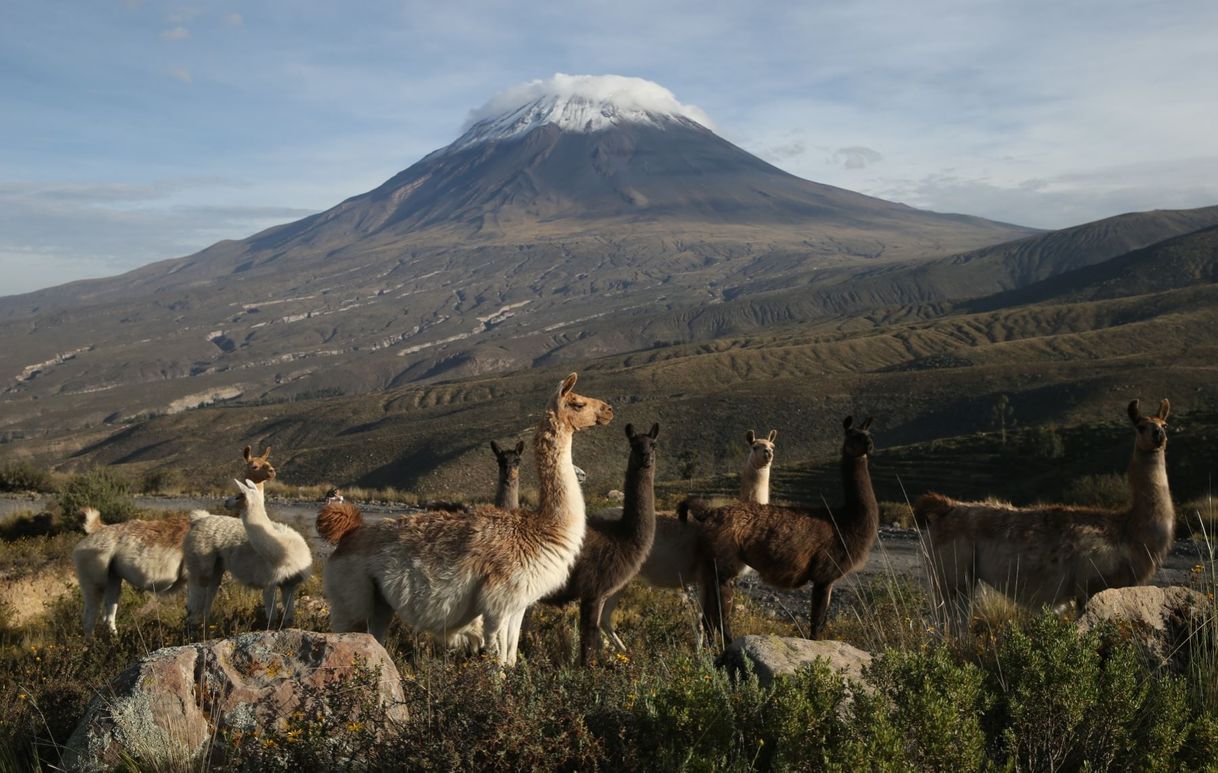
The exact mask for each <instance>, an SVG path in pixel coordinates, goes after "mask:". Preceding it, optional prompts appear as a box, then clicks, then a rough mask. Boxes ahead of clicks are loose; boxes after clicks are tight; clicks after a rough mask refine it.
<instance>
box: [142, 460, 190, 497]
mask: <svg viewBox="0 0 1218 773" xmlns="http://www.w3.org/2000/svg"><path fill="white" fill-rule="evenodd" d="M181 488H182V476H181V475H180V474H179V473H178V471H177V470H176V469H174V468H171V467H162V468H160V469H157V470H148V471H147V472H145V473H144V475H143V477H141V478H140V493H141V494H173V493H177V492H178V491H180V490H181Z"/></svg>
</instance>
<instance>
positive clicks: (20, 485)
mask: <svg viewBox="0 0 1218 773" xmlns="http://www.w3.org/2000/svg"><path fill="white" fill-rule="evenodd" d="M54 490H55V484H54V482H53V481H52V480H51V473H49V472H47V470H46V468H44V467H39V466H37V465H33V464H30V463H29V462H8V463H7V464H4V465H0V491H41V492H49V491H54Z"/></svg>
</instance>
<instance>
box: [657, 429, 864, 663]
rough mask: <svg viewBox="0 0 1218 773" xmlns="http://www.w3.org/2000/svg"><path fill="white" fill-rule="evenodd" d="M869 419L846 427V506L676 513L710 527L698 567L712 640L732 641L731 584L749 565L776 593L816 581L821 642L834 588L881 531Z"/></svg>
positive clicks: (685, 506)
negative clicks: (870, 466) (719, 637)
mask: <svg viewBox="0 0 1218 773" xmlns="http://www.w3.org/2000/svg"><path fill="white" fill-rule="evenodd" d="M871 421H872V420H871V418H868V419H867V420H865V421H864V422H863V423H862V424H861V425H859V426H858V427H855V426H854V418H853V417H851V416H847V417H846V418H845V420H844V421H843V422H842V426H843V428H844V430H845V438H844V440H843V442H842V460H841V472H842V488H843V495H844V498H843V501H842V505H841V506H840V507H837V508H828V507H780V506H777V505H760V504H756V503H752V502H742V503H738V504H731V505H726V506H724V507H718V508H710V507H707V506H706V505H705V504H703V503H702V502H700V501H698V500H686V501H685V502H682V503H681V505H680V506H679V507H678V514H679V517H680V518H682V519H685V518H687V517H688V515H689V514H691V513H692V514H693V515H694V517H695V519H696V520H698V521H700V522H701V523H702V525H703V528H704V529H705V532H704V536H705V539H704V541H703V543H702V549H703V551H704V556H703V558H702V561H701V563H700V565H699V573H698V584H699V586H700V588H701V598H702V615H703V625H704V628H705V631H706V633H707V634H708V635H710V636H711V638H712V640H713V638H714V637H715V636H716V635H718V634H722V636H723V640H724V643H725V644H726V643H727V642H730V641H731V640H732V636H731V627H730V624H729V618H730V613H731V603H732V581H733V580H734V579H735V578H736V577H737V576H739V575H740V574H741V572H742V571H744V569H745V568H746V567H749V568H752V569H753V570H755V571H756V572H757V574H758V575H759V576H760V577H761V579H762V580H763V581H764V582H766V583H768V584H770V585H773V586H776V587H779V588H799V587H802V586H803V585H806V584H808V583H812V605H811V612H810V615H809V629H808V636H809V638H812V639H816V638H818V637H819V636H820V633H821V631H822V629H823V628H824V626H825V618H826V617H827V615H828V612H829V600H830V598H831V596H832V595H833V586H834V584H835V583H836V582H837V581H838V580H840V579H841V578H843V577H845V576H846V575H847V574H849V573H850V572H852V571H854V570H855V569H858V568H859V567H861V566H862V565H863V564H864V563H866V561H867V557H868V555H869V554H870V552H871V546H872V545H873V544H874V543H875V538H876V534H877V533H878V531H879V526H880V508H879V505H878V504H877V502H876V498H875V491H874V490H873V489H872V487H871V473H870V471H869V470H868V457H869V456H870V454H871V453H872V451H873V450H874V449H875V444H874V442H873V441H872V439H871V432H870V429H871Z"/></svg>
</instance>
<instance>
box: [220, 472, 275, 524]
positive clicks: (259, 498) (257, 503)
mask: <svg viewBox="0 0 1218 773" xmlns="http://www.w3.org/2000/svg"><path fill="white" fill-rule="evenodd" d="M233 483H236V484H237V493H236V494H233V495H232V496H231V497H229V498H228V499H226V500H224V509H226V510H228V511H229V512H230V513H237V514H239V515H245V514H246V513H248V512H249V511H250V509H252V508H255V507H265V506H266V502H265V500H264V499H263V495H262V489H260V488H258V484H257V483H255V482H254V481H252V480H249V479H246V480H245V482H244V483H243V482H241V481H240V480H237V479H236V478H234V479H233Z"/></svg>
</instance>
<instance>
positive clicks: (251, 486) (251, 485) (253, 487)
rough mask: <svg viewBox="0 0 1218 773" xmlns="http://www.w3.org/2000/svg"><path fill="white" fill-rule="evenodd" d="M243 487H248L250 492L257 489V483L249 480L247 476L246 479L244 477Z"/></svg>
mask: <svg viewBox="0 0 1218 773" xmlns="http://www.w3.org/2000/svg"><path fill="white" fill-rule="evenodd" d="M245 487H246V488H247V489H249V491H250V492H251V493H252V492H255V491H257V490H258V484H257V483H255V482H254V481H252V480H250V479H249V478H246V479H245Z"/></svg>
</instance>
